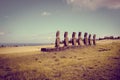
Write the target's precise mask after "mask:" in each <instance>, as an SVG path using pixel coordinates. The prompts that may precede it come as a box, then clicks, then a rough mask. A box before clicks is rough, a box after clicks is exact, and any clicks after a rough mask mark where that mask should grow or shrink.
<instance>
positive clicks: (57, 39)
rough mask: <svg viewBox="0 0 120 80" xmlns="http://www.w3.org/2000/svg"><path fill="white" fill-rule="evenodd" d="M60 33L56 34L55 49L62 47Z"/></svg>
mask: <svg viewBox="0 0 120 80" xmlns="http://www.w3.org/2000/svg"><path fill="white" fill-rule="evenodd" d="M59 36H60V31H57V32H56V40H55V47H56V48H58V47H60V37H59Z"/></svg>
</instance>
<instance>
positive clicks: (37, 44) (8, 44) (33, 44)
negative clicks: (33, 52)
mask: <svg viewBox="0 0 120 80" xmlns="http://www.w3.org/2000/svg"><path fill="white" fill-rule="evenodd" d="M51 44H52V43H51ZM42 45H50V43H0V47H18V46H42Z"/></svg>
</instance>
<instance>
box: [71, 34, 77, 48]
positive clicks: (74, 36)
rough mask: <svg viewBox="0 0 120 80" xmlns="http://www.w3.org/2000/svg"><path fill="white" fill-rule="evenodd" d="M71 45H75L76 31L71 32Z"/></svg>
mask: <svg viewBox="0 0 120 80" xmlns="http://www.w3.org/2000/svg"><path fill="white" fill-rule="evenodd" d="M72 45H74V46H76V32H73V34H72Z"/></svg>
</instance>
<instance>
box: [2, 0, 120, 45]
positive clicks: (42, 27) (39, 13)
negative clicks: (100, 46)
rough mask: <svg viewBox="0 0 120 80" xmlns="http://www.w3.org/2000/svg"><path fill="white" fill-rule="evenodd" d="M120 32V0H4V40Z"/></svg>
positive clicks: (49, 39)
mask: <svg viewBox="0 0 120 80" xmlns="http://www.w3.org/2000/svg"><path fill="white" fill-rule="evenodd" d="M57 30H59V31H60V32H61V40H62V39H63V33H64V31H68V33H69V38H71V34H72V32H82V35H83V34H84V32H88V33H91V34H94V33H95V34H96V35H97V37H103V36H110V35H113V36H119V35H120V0H0V43H23V42H24V43H26V42H27V43H31V42H32V43H46V42H47V43H51V42H54V40H55V33H56V31H57Z"/></svg>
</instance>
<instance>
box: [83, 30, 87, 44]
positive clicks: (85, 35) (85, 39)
mask: <svg viewBox="0 0 120 80" xmlns="http://www.w3.org/2000/svg"><path fill="white" fill-rule="evenodd" d="M87 35H88V33H86V32H85V34H84V45H88V38H87Z"/></svg>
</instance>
